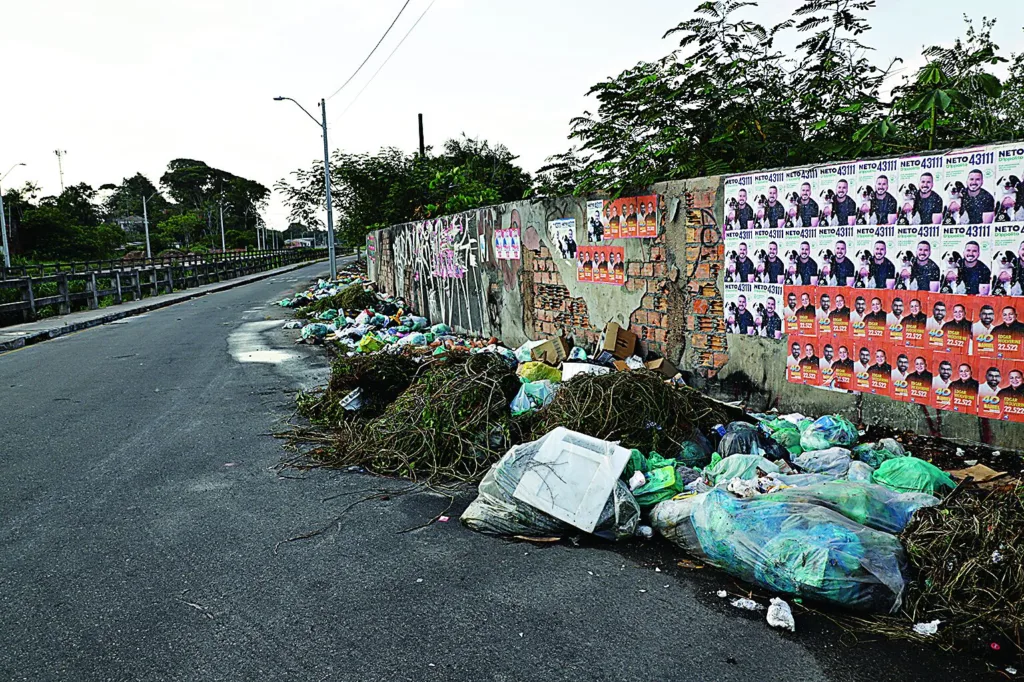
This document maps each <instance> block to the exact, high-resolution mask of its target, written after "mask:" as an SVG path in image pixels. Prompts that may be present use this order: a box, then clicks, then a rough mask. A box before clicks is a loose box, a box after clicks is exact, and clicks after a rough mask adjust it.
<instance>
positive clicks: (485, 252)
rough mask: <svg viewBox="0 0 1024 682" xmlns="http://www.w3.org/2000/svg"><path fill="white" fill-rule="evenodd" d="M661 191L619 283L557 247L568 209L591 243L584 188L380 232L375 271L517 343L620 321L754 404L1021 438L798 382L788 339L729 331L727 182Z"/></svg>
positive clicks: (371, 246)
mask: <svg viewBox="0 0 1024 682" xmlns="http://www.w3.org/2000/svg"><path fill="white" fill-rule="evenodd" d="M652 190H653V192H654V193H657V194H658V196H659V203H660V206H659V210H660V219H661V226H660V231H659V236H658V237H657V238H654V239H619V240H615V241H614V242H613V244H614V245H615V246H623V247H624V248H625V254H626V263H627V270H626V274H627V281H626V284H625V286H622V287H616V286H610V285H607V284H595V283H589V282H578V281H577V277H576V266H575V263H574V262H573V261H571V260H565V259H563V258H561V256H560V254H559V253H558V252H557V249H556V248H555V242H554V240H553V239H552V237H551V236H550V235H549V234H548V222H549V221H551V220H555V219H558V218H575V220H576V241H577V243H578V244H580V245H585V244H586V237H587V230H586V222H585V215H584V213H585V208H586V202H585V200H584V199H578V198H575V197H572V198H567V197H563V198H557V199H551V200H543V201H536V202H531V201H520V202H514V203H510V204H502V205H500V206H492V207H488V208H484V209H478V210H473V211H468V212H466V213H463V214H459V215H457V216H448V217H445V218H440V219H438V220H435V221H427V222H421V223H407V224H403V225H395V226H392V227H389V228H386V229H383V230H378V231H376V232H373V233H371V234H370V235H369V236H368V238H367V248H368V253H369V267H370V276H371V277H372V278H373V279H374V280H375V281H376V282H377V283H378V285H379V287H380V288H381V289H382V290H383V291H386V292H388V293H393V294H396V295H400V296H403V297H404V298H405V299H406V300H407V301H409V302H410V304H411V305H412V306H413V307H414V309H415V310H417V311H419V312H421V313H422V314H424V315H426V316H427V317H428V318H429V319H430V320H431V321H432V322H445V323H447V324H449V325H451V326H452V327H453V328H455V329H457V330H459V331H462V332H465V333H471V334H479V335H482V336H485V337H487V336H496V337H499V338H501V339H502V340H503V341H504V342H505V343H506V344H508V345H510V346H513V347H514V346H517V345H519V344H521V343H523V342H525V341H527V340H529V339H535V338H542V337H544V336H550V335H558V334H562V335H565V336H567V337H571V338H573V339H574V341H575V342H576V343H577V344H578V345H582V346H584V347H593V346H594V345H595V344H596V343H597V341H598V339H599V338H600V336H601V332H602V331H603V329H604V327H605V325H606V324H607V323H608V322H617V323H619V324H620V325H623V326H628V327H629V328H630V329H631V330H632V331H633V332H634V333H636V334H637V335H638V336H639V337H640V338H641V339H642V340H643V345H644V350H645V351H647V352H650V353H653V354H657V355H662V356H665V357H667V358H669V359H670V360H671V361H672V362H673V363H675V364H676V365H677V366H678V367H679V368H680V369H681V370H682V371H683V372H684V373H685V375H686V377H687V380H688V381H689V382H690V383H691V384H692V385H695V386H697V387H699V388H701V389H702V390H704V391H705V392H707V393H708V394H710V395H713V396H715V397H718V398H722V399H725V400H730V401H732V400H741V401H743V402H744V403H745V404H746V405H747V406H748V407H749V408H750V409H752V410H765V409H770V408H773V407H774V408H778V409H779V410H782V411H787V412H788V411H798V412H803V413H804V414H808V415H818V414H823V413H832V412H838V413H842V414H845V415H847V416H849V417H851V418H853V419H855V420H856V421H858V422H860V423H864V424H885V425H889V426H892V427H894V428H898V429H909V430H914V431H917V432H919V433H925V434H931V435H936V436H945V437H949V438H958V439H963V440H969V441H980V442H985V443H990V444H994V445H997V446H999V447H1007V448H1013V449H1022V448H1024V425H1017V424H1008V423H1003V422H993V421H991V420H987V419H979V418H977V417H971V416H965V415H961V414H956V413H952V412H941V411H936V410H933V409H931V408H922V407H921V406H918V405H913V404H909V403H902V402H898V401H895V400H890V399H888V398H884V397H878V396H872V395H861V394H849V393H837V392H831V391H826V390H822V389H818V388H813V387H809V386H802V385H798V384H790V383H788V382H787V381H786V376H785V356H786V349H787V347H788V344H787V343H786V342H785V341H783V342H779V341H771V340H768V339H760V338H755V337H746V336H737V335H731V334H726V333H725V324H724V315H723V299H722V292H723V291H724V282H723V276H724V275H723V272H722V265H723V256H724V245H723V243H722V239H721V232H720V230H719V225H720V222H721V219H722V215H723V187H722V179H721V178H719V177H711V178H697V179H691V180H682V181H674V182H666V183H659V184H657V185H655V186H654V187H653V188H652ZM512 227H518V228H519V229H520V231H521V235H522V257H521V259H520V260H498V259H497V257H496V254H495V253H493V249H492V248H491V244H492V243H493V235H494V231H495V230H499V229H509V228H512Z"/></svg>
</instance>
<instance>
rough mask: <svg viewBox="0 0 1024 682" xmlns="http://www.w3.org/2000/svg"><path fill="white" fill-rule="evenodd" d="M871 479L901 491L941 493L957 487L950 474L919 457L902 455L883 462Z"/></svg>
mask: <svg viewBox="0 0 1024 682" xmlns="http://www.w3.org/2000/svg"><path fill="white" fill-rule="evenodd" d="M871 481H872V482H873V483H877V484H879V485H884V486H885V487H886V488H889V489H890V490H895V491H896V492H899V493H928V494H929V495H941V494H943V493H945V492H949V491H950V490H952V489H953V488H954V487H956V484H955V483H954V482H953V478H952V477H951V476H950V475H949V474H947V473H946V472H945V471H943V470H942V469H940V468H938V467H937V466H935V465H934V464H932V463H931V462H926V461H924V460H923V459H918V458H917V457H900V458H898V459H890V460H886V461H885V462H882V466H880V467H878V469H877V470H875V473H874V475H873V476H872V477H871Z"/></svg>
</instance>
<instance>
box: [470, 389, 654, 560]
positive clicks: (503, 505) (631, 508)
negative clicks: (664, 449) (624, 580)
mask: <svg viewBox="0 0 1024 682" xmlns="http://www.w3.org/2000/svg"><path fill="white" fill-rule="evenodd" d="M528 385H529V384H524V386H528ZM545 438H546V436H545ZM543 442H544V438H541V439H540V440H536V441H533V442H531V443H524V444H523V445H517V446H515V447H514V448H512V449H511V450H509V451H508V452H507V453H505V455H504V456H503V457H502V458H501V459H500V460H498V462H497V463H496V464H495V465H494V466H492V467H491V468H490V469H489V470H488V472H487V474H486V475H485V476H484V479H483V480H482V481H481V482H480V488H479V495H478V496H477V498H476V499H475V500H474V501H473V503H472V504H470V505H469V507H468V508H467V509H466V511H465V512H464V513H463V514H462V518H461V521H462V523H463V524H464V525H465V526H466V527H468V528H471V529H473V530H475V531H479V532H481V533H488V534H491V535H525V536H528V537H550V536H562V535H578V534H579V533H580V532H581V531H580V530H579V529H578V528H576V527H574V526H571V525H569V524H568V523H565V522H563V521H559V520H558V519H556V518H554V517H553V516H550V515H548V514H545V513H544V512H542V511H539V510H537V509H535V508H533V507H531V506H530V505H528V504H526V503H525V502H521V501H519V500H517V499H515V498H514V497H513V495H514V494H515V491H516V486H517V485H519V480H520V479H521V478H522V476H523V474H524V473H525V472H526V471H527V469H528V468H529V467H530V464H531V463H532V462H533V458H534V457H535V456H536V455H537V453H538V452H539V451H540V447H541V444H543ZM639 521H640V507H639V506H638V505H637V503H636V500H635V499H634V498H633V495H632V494H631V493H630V492H629V487H628V486H627V485H626V484H625V483H624V482H623V481H622V480H618V481H616V483H615V488H614V490H613V491H612V494H611V495H610V496H609V497H608V501H607V502H606V503H605V506H604V509H603V510H602V512H601V517H600V520H599V521H598V523H597V526H596V528H595V529H594V535H596V536H598V537H602V538H606V539H609V540H615V539H619V538H623V539H625V538H630V537H632V536H633V534H634V532H636V527H637V523H639Z"/></svg>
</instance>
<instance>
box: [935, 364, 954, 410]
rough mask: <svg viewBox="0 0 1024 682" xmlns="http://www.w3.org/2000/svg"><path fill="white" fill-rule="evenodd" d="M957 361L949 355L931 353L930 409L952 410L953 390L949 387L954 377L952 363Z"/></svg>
mask: <svg viewBox="0 0 1024 682" xmlns="http://www.w3.org/2000/svg"><path fill="white" fill-rule="evenodd" d="M956 360H957V358H955V357H954V356H952V355H950V354H949V353H938V352H934V351H933V352H932V367H933V368H934V369H933V370H932V371H933V372H934V376H933V377H932V407H934V408H935V409H936V410H952V409H953V389H952V388H951V385H952V383H953V381H954V379H955V377H956V368H955V367H954V362H955V361H956Z"/></svg>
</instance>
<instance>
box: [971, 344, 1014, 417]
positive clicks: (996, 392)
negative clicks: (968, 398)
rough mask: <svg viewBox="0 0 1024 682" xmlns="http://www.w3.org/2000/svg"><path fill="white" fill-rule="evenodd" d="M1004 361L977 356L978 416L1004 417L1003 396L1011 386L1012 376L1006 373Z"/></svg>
mask: <svg viewBox="0 0 1024 682" xmlns="http://www.w3.org/2000/svg"><path fill="white" fill-rule="evenodd" d="M1003 364H1004V363H1003V362H1002V361H1000V360H997V359H994V358H975V367H977V368H978V384H979V385H978V416H979V417H984V418H986V419H1002V418H1003V398H1002V396H1000V393H1002V392H1003V391H1004V390H1005V389H1007V388H1009V387H1010V377H1009V376H1008V373H1004V367H1003Z"/></svg>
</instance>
